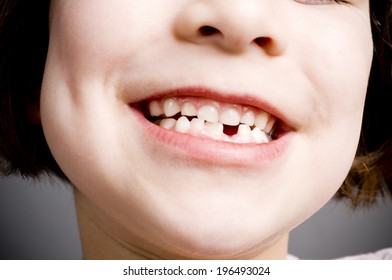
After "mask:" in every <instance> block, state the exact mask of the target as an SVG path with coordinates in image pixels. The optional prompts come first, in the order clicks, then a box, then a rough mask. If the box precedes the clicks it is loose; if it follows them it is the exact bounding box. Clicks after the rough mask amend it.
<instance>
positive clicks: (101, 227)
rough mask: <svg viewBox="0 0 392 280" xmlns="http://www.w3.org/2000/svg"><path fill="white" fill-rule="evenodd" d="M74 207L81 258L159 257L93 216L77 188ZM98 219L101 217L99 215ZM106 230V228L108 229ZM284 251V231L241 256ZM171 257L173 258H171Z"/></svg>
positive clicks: (274, 256)
mask: <svg viewBox="0 0 392 280" xmlns="http://www.w3.org/2000/svg"><path fill="white" fill-rule="evenodd" d="M75 199H76V209H77V215H78V223H79V231H80V238H81V242H82V249H83V258H84V259H93V260H151V259H162V258H161V257H160V256H158V255H157V254H153V253H151V252H149V251H147V250H144V249H142V248H141V247H138V246H134V245H132V244H131V243H132V242H129V240H127V241H126V242H125V241H123V240H125V238H119V237H118V236H124V234H118V231H117V230H116V227H115V226H113V224H111V225H105V224H103V223H102V219H99V222H98V219H95V214H93V212H94V211H91V207H90V206H91V205H90V204H89V203H88V201H87V200H86V198H85V197H84V196H83V194H81V193H80V192H79V191H78V190H75ZM100 218H101V217H100ZM108 229H110V230H108ZM128 239H129V238H128ZM287 251H288V234H285V235H283V236H282V237H281V238H279V239H278V240H277V241H275V242H273V243H272V245H271V246H269V247H268V248H266V249H265V250H263V251H262V252H257V253H252V254H251V255H249V256H246V257H243V259H255V260H278V259H286V258H287ZM173 259H177V258H176V257H174V258H173Z"/></svg>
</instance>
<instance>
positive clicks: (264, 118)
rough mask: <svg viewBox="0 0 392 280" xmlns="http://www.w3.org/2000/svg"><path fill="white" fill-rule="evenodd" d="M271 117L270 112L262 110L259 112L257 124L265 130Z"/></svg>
mask: <svg viewBox="0 0 392 280" xmlns="http://www.w3.org/2000/svg"><path fill="white" fill-rule="evenodd" d="M268 119H269V114H268V113H266V112H260V113H258V114H257V116H256V118H255V125H256V126H257V127H258V128H260V129H261V130H264V129H265V127H266V125H267V123H268Z"/></svg>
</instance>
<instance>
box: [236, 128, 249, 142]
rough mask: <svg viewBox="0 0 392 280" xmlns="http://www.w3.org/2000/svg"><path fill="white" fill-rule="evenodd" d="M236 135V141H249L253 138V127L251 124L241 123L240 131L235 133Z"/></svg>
mask: <svg viewBox="0 0 392 280" xmlns="http://www.w3.org/2000/svg"><path fill="white" fill-rule="evenodd" d="M235 136H236V141H238V142H241V143H249V142H251V140H252V135H251V129H250V127H249V125H246V124H240V126H239V127H238V132H237V134H236V135H235Z"/></svg>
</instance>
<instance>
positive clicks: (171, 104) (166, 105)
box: [163, 98, 181, 117]
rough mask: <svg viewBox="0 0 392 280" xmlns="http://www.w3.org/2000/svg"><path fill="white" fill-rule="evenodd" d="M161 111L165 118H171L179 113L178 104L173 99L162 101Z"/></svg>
mask: <svg viewBox="0 0 392 280" xmlns="http://www.w3.org/2000/svg"><path fill="white" fill-rule="evenodd" d="M163 111H164V112H165V115H166V117H172V116H174V115H176V114H178V113H179V112H180V111H181V107H180V104H178V102H177V100H175V99H174V98H168V99H166V100H165V101H163Z"/></svg>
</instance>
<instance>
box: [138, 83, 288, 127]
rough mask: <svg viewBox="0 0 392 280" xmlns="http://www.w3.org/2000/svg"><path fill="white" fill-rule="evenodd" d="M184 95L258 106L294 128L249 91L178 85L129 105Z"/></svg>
mask: <svg viewBox="0 0 392 280" xmlns="http://www.w3.org/2000/svg"><path fill="white" fill-rule="evenodd" d="M176 96H178V97H180V96H182V97H186V96H190V97H191V96H195V97H196V96H197V97H204V98H208V99H211V100H215V101H218V102H224V103H230V104H239V105H244V106H252V107H255V108H258V109H260V110H262V111H264V112H267V113H269V114H271V115H273V116H275V117H276V118H277V119H279V120H280V122H282V123H283V125H284V126H285V127H286V128H289V129H290V130H294V129H295V124H294V123H293V121H292V120H290V119H289V118H288V116H286V115H285V114H284V112H282V111H281V110H279V109H278V107H277V106H276V105H275V104H272V103H271V102H269V101H267V100H264V99H263V98H261V97H259V96H258V95H257V94H249V93H233V92H222V91H217V90H213V89H211V88H207V87H195V86H192V87H180V88H175V89H169V90H163V91H159V92H151V93H146V94H144V95H143V100H136V101H133V102H132V104H131V105H135V104H140V103H142V102H146V101H150V100H155V99H162V98H165V97H176Z"/></svg>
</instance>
